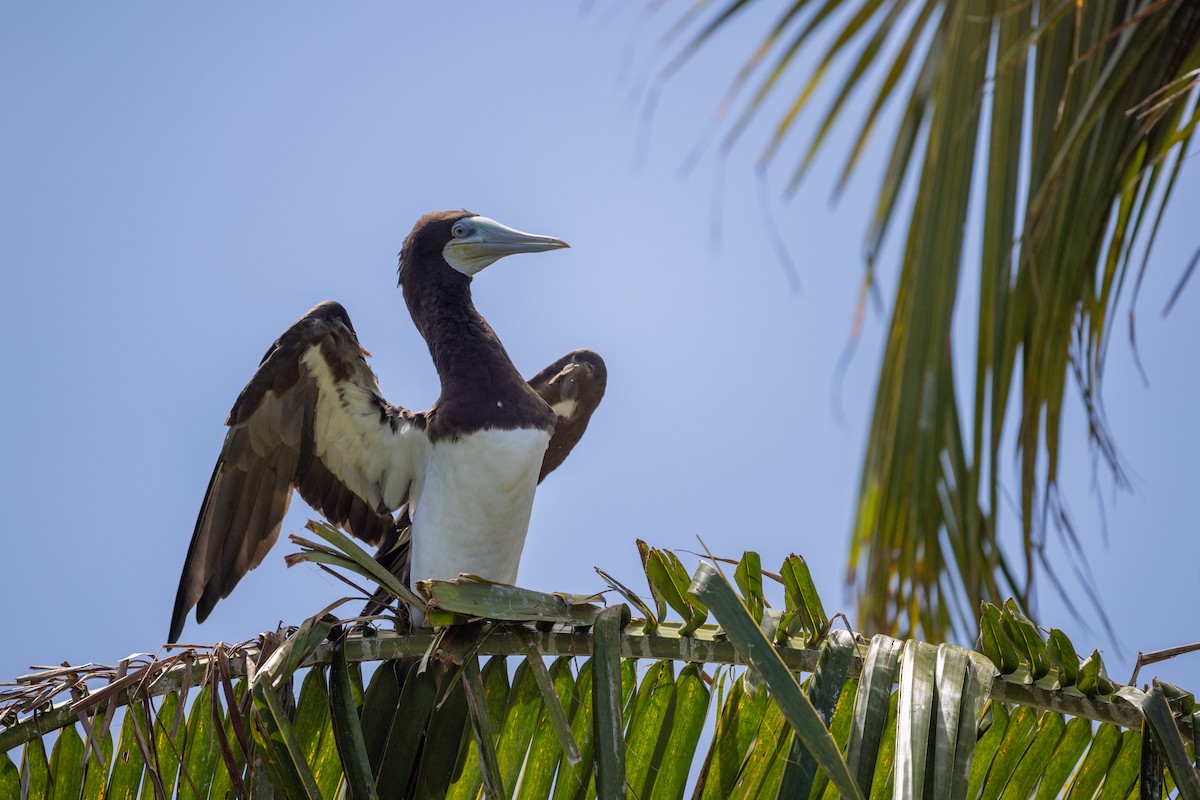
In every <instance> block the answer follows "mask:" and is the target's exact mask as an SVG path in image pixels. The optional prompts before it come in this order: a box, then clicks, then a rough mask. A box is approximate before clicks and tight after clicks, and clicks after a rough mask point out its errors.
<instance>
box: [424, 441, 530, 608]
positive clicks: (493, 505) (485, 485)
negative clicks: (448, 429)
mask: <svg viewBox="0 0 1200 800" xmlns="http://www.w3.org/2000/svg"><path fill="white" fill-rule="evenodd" d="M549 442H550V434H549V432H547V431H543V430H537V429H533V430H508V431H502V430H483V431H476V432H475V433H471V434H467V435H465V436H462V437H460V438H459V439H458V440H457V441H443V442H438V443H436V444H434V445H433V446H432V447H431V449H430V452H429V457H428V460H427V461H426V465H425V470H424V475H423V476H422V480H420V486H419V488H418V492H419V496H418V497H417V498H415V502H414V503H413V515H412V521H413V528H412V583H413V585H414V586H415V585H416V582H417V581H419V580H448V579H451V578H456V577H458V574H459V573H460V572H468V573H471V574H474V575H479V576H480V577H483V578H487V579H488V580H493V581H498V582H500V583H513V582H515V581H516V579H517V565H518V564H519V563H520V560H521V550H522V549H523V548H524V546H525V534H526V532H527V531H528V529H529V515H530V512H531V511H532V510H533V492H534V489H536V488H537V479H538V472H539V471H540V470H541V466H542V458H543V456H544V455H545V453H546V446H547V445H548V444H549ZM414 488H416V487H414Z"/></svg>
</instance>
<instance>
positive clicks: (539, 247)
mask: <svg viewBox="0 0 1200 800" xmlns="http://www.w3.org/2000/svg"><path fill="white" fill-rule="evenodd" d="M469 223H470V225H471V231H470V233H469V234H467V235H466V236H462V237H459V238H455V239H451V240H450V241H449V242H448V243H447V244H446V246H445V248H443V250H442V255H443V256H444V257H445V259H446V261H447V262H449V264H450V265H451V266H453V267H454V268H455V269H457V270H459V271H460V272H465V273H466V274H468V275H474V274H475V273H476V272H479V271H480V270H481V269H483V268H484V267H486V266H488V265H489V264H492V263H494V262H496V261H497V260H499V259H501V258H503V257H504V256H511V255H513V254H515V253H540V252H543V251H545V250H559V249H561V248H563V247H570V246H571V245H569V244H567V243H566V242H564V241H563V240H562V239H556V238H555V237H553V236H542V235H540V234H536V233H525V232H524V231H519V230H516V229H515V228H510V227H508V226H507V225H501V224H500V223H499V222H496V220H494V219H488V218H487V217H470V218H469Z"/></svg>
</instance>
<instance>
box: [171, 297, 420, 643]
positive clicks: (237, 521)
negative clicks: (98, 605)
mask: <svg viewBox="0 0 1200 800" xmlns="http://www.w3.org/2000/svg"><path fill="white" fill-rule="evenodd" d="M368 355H369V354H368V353H367V351H366V350H364V349H363V348H362V346H361V345H360V344H359V343H358V337H357V335H356V334H355V332H354V328H353V326H352V325H351V323H350V317H349V316H348V315H347V314H346V311H345V309H344V308H342V306H341V305H339V304H338V303H333V302H327V303H322V304H321V305H319V306H317V307H316V308H314V309H312V310H311V311H309V312H308V313H307V314H305V315H304V316H303V317H301V318H300V319H299V320H297V321H296V322H295V323H294V324H293V325H292V326H291V327H290V328H288V330H287V331H285V332H284V334H283V335H282V336H281V337H279V339H278V340H277V341H276V342H275V344H273V345H272V346H271V349H270V350H268V351H267V354H266V355H265V356H264V357H263V360H262V363H261V364H260V365H259V368H258V371H257V372H256V373H255V375H254V377H253V378H252V379H251V380H250V383H248V384H247V385H246V388H245V389H243V390H242V393H241V394H240V395H239V396H238V399H237V402H236V403H234V406H233V410H232V411H230V413H229V419H228V420H226V425H228V426H229V432H228V433H227V434H226V436H225V445H224V447H222V448H221V455H220V457H219V458H218V459H217V464H216V467H215V468H214V470H213V474H212V479H211V480H210V481H209V484H208V491H207V492H206V493H205V496H204V504H203V505H202V506H201V508H200V514H199V517H198V518H197V520H196V528H195V531H194V533H193V534H192V542H191V545H190V546H189V548H188V554H187V560H186V561H185V562H184V566H183V574H182V576H181V577H180V580H179V591H178V593H177V594H176V597H175V610H174V613H173V614H172V617H171V632H170V641H172V642H174V641H175V640H176V639H177V638H178V636H179V633H180V632H181V631H182V629H183V624H184V620H185V618H186V617H187V613H188V611H189V610H190V609H191V608H192V607H193V606H196V607H197V608H196V619H197V621H201V622H202V621H203V620H204V618H205V617H207V616H208V614H209V612H210V611H211V610H212V608H213V606H214V605H215V604H216V602H217V601H218V600H219V599H221V598H223V597H227V596H228V595H229V593H230V592H231V591H232V590H233V587H234V586H235V585H237V583H238V581H239V580H241V578H242V576H244V575H245V574H246V573H247V572H248V571H250V570H252V569H254V568H255V567H257V566H258V565H259V563H261V562H262V560H263V557H264V556H266V554H267V551H268V550H270V549H271V546H272V545H273V544H274V543H275V540H276V539H277V538H278V537H279V530H280V527H281V526H282V524H283V517H284V514H285V513H286V512H287V508H288V503H289V501H290V499H291V492H292V488H293V487H295V488H296V489H297V490H298V491H299V492H300V496H301V497H303V498H304V499H305V501H306V502H308V503H309V505H311V506H312V507H313V508H315V509H316V510H317V511H319V512H320V513H321V514H323V515H324V516H325V517H326V518H327V519H328V520H329V521H330V522H331V523H333V524H334V525H337V526H339V527H341V528H344V529H345V530H347V531H349V532H350V533H352V534H353V535H355V536H357V537H358V538H360V539H363V540H364V541H367V542H369V543H371V544H380V543H381V542H382V541H383V540H384V538H385V536H386V535H388V534H389V533H390V532H391V531H392V530H393V528H394V527H395V522H394V521H393V519H392V512H394V511H395V510H396V509H398V508H400V507H401V506H402V505H404V502H405V501H406V500H407V498H408V491H409V486H410V484H411V483H412V480H413V477H414V475H415V470H416V465H417V463H418V462H419V460H420V458H421V457H422V454H423V449H424V448H425V447H426V446H427V445H428V440H427V439H426V437H425V433H424V430H423V428H424V416H423V415H421V414H415V413H413V412H410V411H407V410H405V409H403V408H399V407H397V406H393V405H390V404H388V403H387V402H386V401H384V399H383V398H382V397H381V396H380V394H379V383H378V381H377V380H376V378H375V374H374V373H373V372H372V371H371V368H370V367H369V366H367V362H366V357H367V356H368Z"/></svg>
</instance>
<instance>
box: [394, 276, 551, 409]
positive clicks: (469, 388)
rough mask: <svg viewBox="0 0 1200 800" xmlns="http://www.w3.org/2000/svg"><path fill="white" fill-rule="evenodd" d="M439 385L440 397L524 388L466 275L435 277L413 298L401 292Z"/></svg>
mask: <svg viewBox="0 0 1200 800" xmlns="http://www.w3.org/2000/svg"><path fill="white" fill-rule="evenodd" d="M405 299H406V300H407V301H408V306H409V311H410V312H411V313H412V318H413V322H414V323H415V324H416V326H417V330H419V331H420V332H421V335H422V336H423V337H424V338H425V343H426V344H427V345H428V346H429V354H430V356H431V357H432V358H433V365H434V367H435V368H436V369H437V373H438V378H439V379H440V380H441V384H442V397H443V398H446V397H450V396H458V397H462V396H470V397H474V398H477V399H479V400H485V399H486V400H488V401H492V402H494V401H500V402H503V401H505V400H506V399H508V398H509V396H511V395H513V394H514V393H517V394H524V393H526V392H527V390H528V386H527V385H526V383H525V380H524V378H522V377H521V374H520V373H519V372H518V371H517V368H516V367H515V366H514V365H513V363H512V360H511V359H510V358H509V357H508V353H507V352H505V350H504V346H503V345H502V344H501V343H500V339H499V338H498V337H497V336H496V334H495V332H494V331H493V330H492V328H491V326H490V325H488V323H487V320H485V319H484V318H483V315H481V314H480V313H479V312H478V311H477V310H476V309H475V304H474V303H473V302H472V300H471V285H470V282H469V280H464V281H458V280H454V281H447V282H439V283H438V284H437V285H435V286H430V287H426V291H422V292H420V293H419V297H414V296H411V295H410V294H409V293H408V292H406V293H405Z"/></svg>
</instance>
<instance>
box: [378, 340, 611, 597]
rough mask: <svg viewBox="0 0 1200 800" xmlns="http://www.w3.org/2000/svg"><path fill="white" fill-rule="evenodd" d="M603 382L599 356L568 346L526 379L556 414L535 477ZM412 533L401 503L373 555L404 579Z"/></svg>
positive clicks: (566, 444)
mask: <svg viewBox="0 0 1200 800" xmlns="http://www.w3.org/2000/svg"><path fill="white" fill-rule="evenodd" d="M607 384H608V371H607V369H606V368H605V366H604V359H602V358H600V354H599V353H596V352H594V351H592V350H572V351H571V352H570V353H567V354H566V355H565V356H563V357H562V358H560V359H558V360H557V361H555V362H554V363H553V364H550V365H549V366H548V367H546V368H545V369H543V370H542V371H541V372H539V373H538V374H537V375H534V376H533V377H532V378H530V379H529V385H530V386H531V387H533V390H534V391H535V392H537V393H538V395H539V396H541V398H542V399H543V400H545V401H546V402H547V403H549V405H550V407H551V408H552V409H554V413H555V416H556V420H555V423H554V433H553V435H552V436H551V437H550V444H549V446H548V447H547V448H546V455H545V456H543V458H542V470H541V473H540V474H539V475H538V483H541V482H542V481H543V480H544V479H545V477H546V476H547V475H549V474H550V473H551V472H553V471H554V470H555V469H557V468H558V466H559V465H560V464H562V463H563V461H565V460H566V458H567V456H568V455H570V454H571V450H573V449H574V448H575V445H577V444H578V443H579V440H580V439H581V438H583V433H584V431H586V430H587V426H588V422H590V421H591V419H592V413H593V412H595V410H596V408H597V407H598V406H599V405H600V400H601V399H603V397H604V389H605V387H606V386H607ZM411 535H412V521H411V520H410V519H409V514H408V507H407V506H406V507H405V508H404V509H403V510H402V511H401V513H400V514H399V515H398V516H397V517H396V525H395V527H393V528H392V529H391V530H389V531H388V532H387V534H386V535H385V537H384V540H383V543H382V544H381V545H380V547H379V550H378V551H377V552H376V553H375V559H376V560H377V561H379V563H381V564H382V565H383V566H384V567H386V568H387V569H388V570H389V571H390V572H391V573H392V574H393V575H395V576H397V577H398V578H400V580H402V581H403V582H404V583H405V584H408V583H409V574H408V571H409V566H410V564H409V561H410V554H411V547H412V543H411ZM387 597H388V595H387V594H386V593H384V592H383V590H380V591H379V592H376V593H375V595H374V596H373V597H372V598H371V602H369V603H368V604H367V607H366V608H365V609H364V610H363V616H370V615H372V614H377V613H379V611H381V610H382V609H383V603H384V602H385V601H386V599H387Z"/></svg>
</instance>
